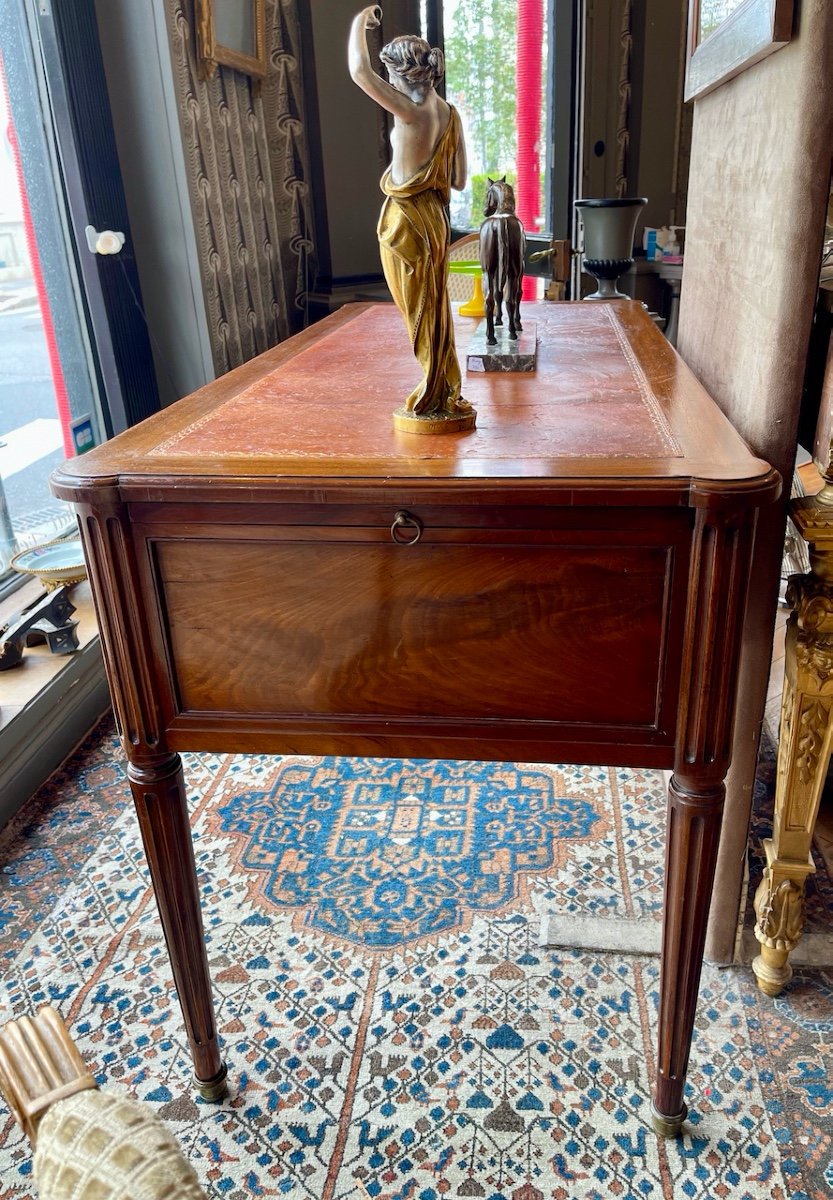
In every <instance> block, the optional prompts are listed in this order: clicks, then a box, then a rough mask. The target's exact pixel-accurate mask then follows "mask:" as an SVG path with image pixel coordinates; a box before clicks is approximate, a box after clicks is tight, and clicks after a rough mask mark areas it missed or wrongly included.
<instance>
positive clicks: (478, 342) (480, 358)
mask: <svg viewBox="0 0 833 1200" xmlns="http://www.w3.org/2000/svg"><path fill="white" fill-rule="evenodd" d="M505 319H506V317H505V316H504V320H505ZM495 337H496V338H497V345H496V346H489V345H488V344H487V342H486V322H485V321H481V322H480V324H479V325H478V326H477V328H476V329H475V331H474V333H473V334H472V336H471V341H470V342H469V345H468V350H467V352H466V370H467V371H477V372H478V373H479V372H481V371H534V370H535V359H536V356H537V353H538V338H537V336H536V323H535V321H527V322H526V323H525V325H524V328H523V332H522V333H519V334H518V337H517V339H515V340H514V341H513V340H512V339H511V338H510V337H509V326H508V325H496V326H495Z"/></svg>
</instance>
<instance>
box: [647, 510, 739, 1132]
mask: <svg viewBox="0 0 833 1200" xmlns="http://www.w3.org/2000/svg"><path fill="white" fill-rule="evenodd" d="M755 516H756V510H755V508H754V507H749V506H746V505H740V506H736V505H732V504H726V505H721V504H713V503H705V504H703V506H702V507H699V508H698V509H697V512H696V516H695V530H694V537H693V540H692V558H691V563H690V568H689V582H688V593H689V594H688V614H687V620H686V631H685V642H684V658H683V675H682V682H681V688H680V709H679V715H678V724H677V750H676V758H675V764H674V773H673V775H672V777H671V780H670V783H669V787H668V824H667V832H666V853H665V904H664V913H663V937H662V965H661V975H660V1003H659V1033H658V1046H657V1073H656V1082H655V1089H654V1101H653V1105H652V1111H651V1115H652V1121H653V1126H654V1129H655V1130H656V1132H657V1133H658V1134H660V1135H662V1136H663V1137H673V1136H676V1135H677V1134H679V1133H680V1131H681V1129H682V1125H683V1122H684V1120H685V1118H686V1115H687V1109H686V1105H685V1103H684V1099H683V1095H684V1091H685V1083H686V1073H687V1071H688V1062H689V1054H690V1050H691V1040H692V1036H693V1033H694V1018H695V1013H696V1009H697V997H698V992H699V986H700V972H701V968H702V962H703V949H704V947H705V942H706V927H707V923H708V916H709V905H710V901H711V892H712V887H713V883H714V872H715V866H716V863H717V851H718V846H719V843H720V827H721V822H722V819H723V804H724V800H725V795H726V788H725V784H724V780H725V777H726V772H727V771H728V769H729V764H730V761H731V746H732V733H733V726H734V711H735V698H736V691H737V675H738V665H739V660H740V647H741V637H742V628H743V617H744V612H745V609H746V594H747V582H748V577H749V564H750V559H751V554H752V543H753V537H754V528H755Z"/></svg>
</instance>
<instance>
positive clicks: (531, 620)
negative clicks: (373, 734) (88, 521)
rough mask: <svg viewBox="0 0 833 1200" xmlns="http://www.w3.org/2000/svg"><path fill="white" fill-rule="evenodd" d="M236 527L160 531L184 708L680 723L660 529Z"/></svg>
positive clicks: (443, 721) (417, 718)
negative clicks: (410, 531) (405, 541)
mask: <svg viewBox="0 0 833 1200" xmlns="http://www.w3.org/2000/svg"><path fill="white" fill-rule="evenodd" d="M238 533H239V536H231V534H232V531H230V530H226V531H222V530H218V529H217V528H216V527H215V528H214V529H212V530H211V531H210V532H209V531H206V532H205V536H200V534H199V532H198V530H196V529H195V528H191V529H189V536H188V537H187V538H175V537H164V536H163V537H157V538H153V539H152V540H149V545H150V547H151V555H152V563H153V573H154V576H155V590H156V594H157V600H158V608H159V611H160V614H161V617H162V621H163V624H164V632H163V634H162V640H163V641H164V644H165V655H166V659H167V670H168V672H169V678H170V684H171V693H172V697H173V709H174V714H173V715H177V714H189V713H190V714H197V713H212V714H216V715H217V716H222V715H223V714H228V715H229V716H230V717H231V716H233V715H237V716H239V715H241V714H243V715H258V716H260V717H267V718H271V717H274V718H276V719H279V720H281V721H288V722H290V723H292V722H294V721H303V720H304V719H306V718H315V719H326V720H330V719H332V720H334V721H336V722H339V723H342V724H343V723H344V722H349V723H352V724H353V725H355V727H356V728H360V727H361V726H362V724H363V723H365V724H366V723H372V724H373V726H374V727H375V728H378V727H379V722H380V721H383V722H392V723H398V722H410V723H414V722H415V723H417V724H419V725H425V726H430V727H432V728H433V727H436V728H437V729H438V730H439V729H442V728H448V726H449V723H458V724H459V723H460V722H462V723H475V724H481V725H482V724H484V723H485V725H492V724H495V723H501V722H513V721H514V722H524V723H533V724H535V723H542V724H544V725H547V726H554V725H562V724H563V725H570V726H577V725H578V726H594V727H598V726H604V727H609V728H610V729H611V730H612V729H618V730H622V729H634V730H635V729H641V730H645V731H650V730H653V731H657V732H659V733H660V738H661V740H665V737H666V735H667V736H668V737H670V736H671V734H672V733H673V716H674V710H675V707H676V691H677V686H678V663H677V658H678V653H677V651H676V650H675V635H674V632H673V631H674V629H675V626H676V624H678V623H675V621H674V620H673V613H674V609H675V607H676V606H677V605H676V602H675V595H676V596H677V600H679V598H680V592H681V589H680V587H679V578H678V572H679V565H678V564H677V563H676V557H678V556H679V552H680V546H675V544H674V541H673V540H672V541H669V539H668V537H667V533H666V536H649V535H647V534H646V533H645V532H644V531H640V530H636V529H628V528H625V529H618V530H616V531H615V532H613V533H611V531H610V530H592V529H590V530H588V529H580V530H577V531H568V530H564V529H560V530H531V531H530V530H522V531H512V530H505V529H503V530H499V531H494V530H492V531H490V530H488V529H485V530H484V529H482V528H479V529H469V530H451V529H443V528H440V529H436V528H433V529H431V530H430V531H429V532H427V533H426V536H424V537H423V538H422V539H420V540H419V541H418V542H417V543H416V544H414V545H399V544H395V543H394V541H393V540H392V538H391V535H390V531H389V530H388V529H386V528H385V529H374V528H362V527H342V528H337V529H333V528H332V527H328V528H322V527H320V526H318V527H308V528H304V527H284V528H281V529H276V528H274V527H273V528H271V529H257V528H252V527H247V528H245V529H243V528H241V529H240V530H239V531H238ZM683 544H687V543H686V542H685V539H683V540H682V541H681V545H683ZM675 581H676V583H675ZM683 590H684V585H683ZM677 640H678V639H677Z"/></svg>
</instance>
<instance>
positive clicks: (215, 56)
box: [196, 0, 266, 80]
mask: <svg viewBox="0 0 833 1200" xmlns="http://www.w3.org/2000/svg"><path fill="white" fill-rule="evenodd" d="M196 16H197V61H198V64H199V69H200V75H201V76H202V78H203V79H211V78H212V77H213V75H214V73H215V72H216V70H217V65H218V63H222V64H223V66H226V67H234V68H235V70H237V71H244V72H245V73H246V74H247V75H251V76H253V77H254V78H255V79H257V80H259V79H263V78H264V77H265V75H266V0H196Z"/></svg>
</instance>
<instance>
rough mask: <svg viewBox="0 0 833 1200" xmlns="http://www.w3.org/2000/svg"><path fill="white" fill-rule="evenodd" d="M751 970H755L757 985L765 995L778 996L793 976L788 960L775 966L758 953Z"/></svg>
mask: <svg viewBox="0 0 833 1200" xmlns="http://www.w3.org/2000/svg"><path fill="white" fill-rule="evenodd" d="M752 970H753V971H754V972H755V978H756V979H757V981H758V987H759V988H760V989H761V991H762V992H765V993H766V995H767V996H780V995H781V993H782V992H783V990H784V988H785V987H786V986H787V984H788V983H789V982H790V980H791V979H792V977H793V969H792V967H791V966H790V964H789V962H785V963H784V965H783V966H780V967H775V966H773V965H772V963H768V962H765V961H764V959H763V956H762V955H760V954H759V955H758V957H757V958H755V959H753V962H752Z"/></svg>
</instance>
